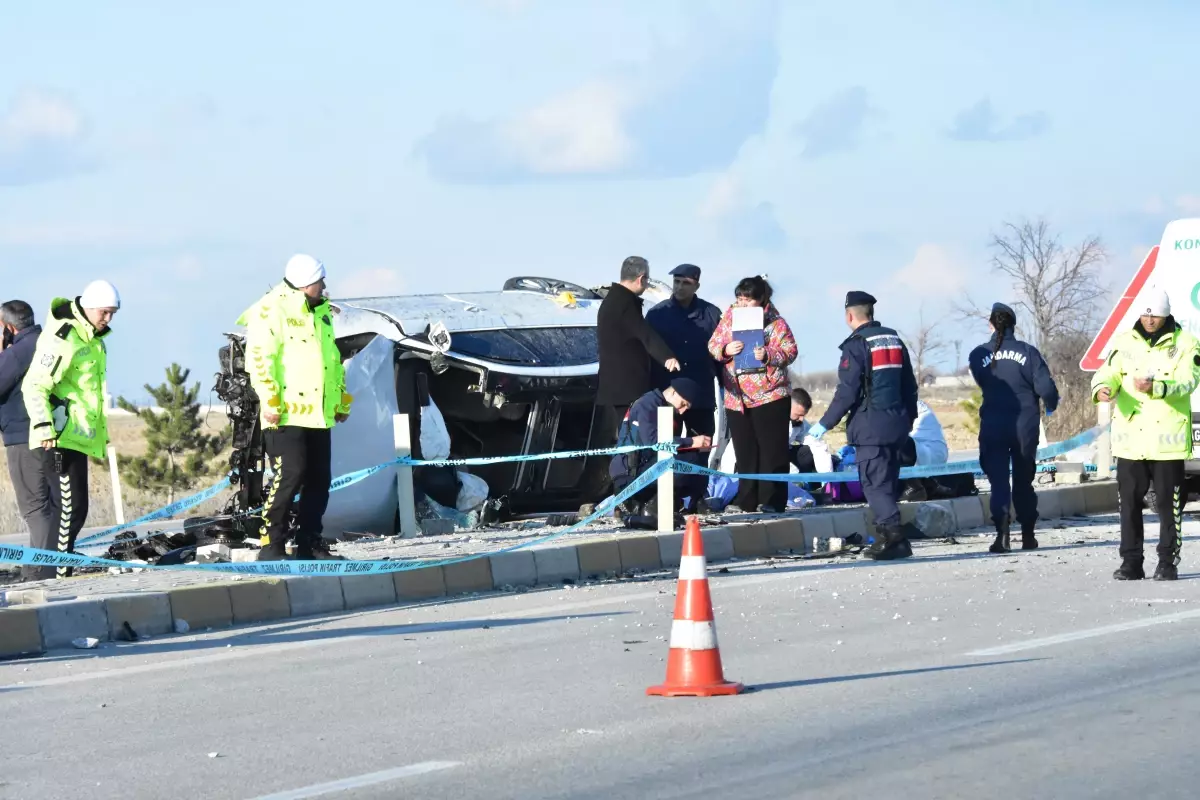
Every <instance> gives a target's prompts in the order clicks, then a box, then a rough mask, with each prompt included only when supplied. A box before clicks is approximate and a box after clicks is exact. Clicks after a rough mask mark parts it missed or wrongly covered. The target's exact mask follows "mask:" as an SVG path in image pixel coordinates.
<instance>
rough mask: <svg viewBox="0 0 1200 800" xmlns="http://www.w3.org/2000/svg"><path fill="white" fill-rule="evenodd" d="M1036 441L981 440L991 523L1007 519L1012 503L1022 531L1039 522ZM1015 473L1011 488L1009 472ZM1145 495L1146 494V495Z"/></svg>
mask: <svg viewBox="0 0 1200 800" xmlns="http://www.w3.org/2000/svg"><path fill="white" fill-rule="evenodd" d="M1036 454H1037V440H1036V439H1034V440H1033V441H1032V442H1022V441H1021V440H1020V438H1019V437H1017V436H1011V437H1009V436H997V437H986V438H985V437H980V439H979V466H980V467H982V468H983V472H984V474H985V475H987V479H988V483H990V484H991V485H992V500H991V511H992V521H993V522H995V521H997V520H1002V519H1008V507H1009V504H1010V503H1011V504H1012V506H1013V508H1014V510H1015V511H1016V512H1017V521H1018V522H1019V523H1021V527H1022V528H1026V527H1030V528H1031V527H1033V525H1034V523H1036V522H1037V520H1038V500H1037V492H1035V491H1034V490H1033V479H1034V477H1035V476H1036V475H1037V462H1036V460H1035V459H1036ZM1010 467H1011V469H1012V488H1011V489H1010V488H1009V482H1008V481H1009V469H1010ZM1143 494H1145V492H1143Z"/></svg>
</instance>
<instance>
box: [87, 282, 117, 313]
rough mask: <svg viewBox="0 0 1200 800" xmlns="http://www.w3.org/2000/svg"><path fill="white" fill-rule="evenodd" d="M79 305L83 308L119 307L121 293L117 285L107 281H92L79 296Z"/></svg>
mask: <svg viewBox="0 0 1200 800" xmlns="http://www.w3.org/2000/svg"><path fill="white" fill-rule="evenodd" d="M79 305H81V306H83V307H84V308H120V307H121V295H119V294H118V293H117V287H115V286H113V285H112V284H111V283H109V282H108V281H92V282H91V283H89V284H88V285H87V288H86V289H84V290H83V294H82V295H80V297H79Z"/></svg>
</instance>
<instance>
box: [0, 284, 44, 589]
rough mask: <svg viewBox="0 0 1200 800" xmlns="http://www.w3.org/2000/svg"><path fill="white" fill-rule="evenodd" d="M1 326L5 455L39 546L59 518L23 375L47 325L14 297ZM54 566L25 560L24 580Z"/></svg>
mask: <svg viewBox="0 0 1200 800" xmlns="http://www.w3.org/2000/svg"><path fill="white" fill-rule="evenodd" d="M0 329H2V330H3V348H2V349H0V437H3V440H4V458H5V460H6V461H7V462H8V474H9V477H10V478H12V485H13V492H14V493H15V494H16V496H17V509H18V510H19V511H20V512H21V517H22V518H23V519H24V520H25V525H26V526H27V527H28V528H29V541H30V543H31V544H32V545H33V546H34V547H42V548H46V547H51V545H49V544H48V543H50V542H52V541H53V538H54V526H55V521H56V520H55V519H54V516H53V514H52V513H51V512H52V507H51V502H50V490H49V488H48V487H47V482H46V477H47V476H46V474H45V459H44V458H43V457H42V453H41V452H40V451H37V450H31V449H29V414H28V412H26V410H25V396H24V395H23V394H22V393H21V381H22V380H24V378H25V373H26V372H28V371H29V365H30V364H31V363H32V362H33V352H34V349H35V347H36V346H37V340H38V336H39V335H40V334H41V332H42V326H40V325H37V324H35V323H34V317H33V309H32V308H31V307H30V305H29V304H28V303H26V302H24V301H23V300H9V301H8V302H7V303H5V304H4V305H0ZM53 577H54V567H35V566H28V565H26V566H22V567H21V580H26V581H36V580H42V579H43V578H53Z"/></svg>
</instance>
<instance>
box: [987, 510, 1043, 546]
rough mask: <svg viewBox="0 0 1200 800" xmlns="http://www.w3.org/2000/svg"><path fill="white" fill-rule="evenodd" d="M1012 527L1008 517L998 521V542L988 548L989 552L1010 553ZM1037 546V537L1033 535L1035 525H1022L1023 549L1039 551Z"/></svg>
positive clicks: (1024, 523)
mask: <svg viewBox="0 0 1200 800" xmlns="http://www.w3.org/2000/svg"><path fill="white" fill-rule="evenodd" d="M1010 526H1011V523H1010V522H1009V519H1008V517H1005V518H1004V519H1002V520H997V521H996V541H994V542H992V546H991V547H989V548H988V551H989V552H992V553H1008V552H1010V551H1011V550H1012V541H1011V537H1012V534H1011V533H1010ZM1037 546H1038V540H1037V537H1036V536H1034V535H1033V523H1027V522H1023V523H1021V549H1022V550H1037Z"/></svg>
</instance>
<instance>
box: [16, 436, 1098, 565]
mask: <svg viewBox="0 0 1200 800" xmlns="http://www.w3.org/2000/svg"><path fill="white" fill-rule="evenodd" d="M1102 430H1103V428H1102V427H1100V426H1097V427H1095V428H1091V429H1089V430H1087V431H1084V432H1082V433H1080V434H1077V435H1075V436H1073V437H1071V438H1070V439H1067V440H1065V441H1063V442H1059V443H1058V444H1054V445H1049V446H1047V447H1043V448H1041V449H1039V450H1038V451H1037V456H1036V459H1037V460H1038V461H1044V460H1047V459H1052V458H1056V457H1058V456H1060V455H1063V454H1065V453H1068V452H1070V451H1071V450H1074V449H1076V448H1079V447H1082V446H1084V445H1086V444H1089V443H1091V442H1092V441H1094V440H1095V439H1096V437H1097V436H1099V435H1100V433H1101V431H1102ZM676 449H677V448H676V446H675V445H673V444H656V445H626V446H621V447H609V448H602V449H597V450H574V451H566V452H560V453H541V454H536V455H519V456H488V457H481V458H463V459H445V460H441V461H436V460H419V459H412V458H397V459H394V460H392V461H389V462H386V463H383V464H378V465H376V466H373V467H367V468H365V469H361V470H357V471H355V472H351V473H348V474H346V475H341V476H338V477H337V478H334V479H333V481H331V482H330V491H331V492H332V491H338V490H339V489H345V488H347V487H349V486H352V485H354V484H356V483H358V482H360V481H362V480H365V479H366V478H369V477H371V476H372V475H375V474H377V473H379V472H381V471H383V470H385V469H388V468H389V467H392V466H398V465H407V466H473V465H483V464H495V463H502V462H512V461H544V460H551V459H563V458H586V457H594V456H602V455H620V454H623V453H631V452H635V451H638V450H657V451H665V452H674V451H675V450H676ZM668 467H670V468H671V469H673V470H675V471H677V472H684V473H692V474H703V475H716V476H725V477H732V478H744V479H748V480H767V481H779V482H786V483H839V482H841V483H844V482H851V481H856V480H858V479H859V478H858V471H857V470H847V471H843V472H823V473H822V472H817V473H813V472H809V473H792V474H773V473H771V474H764V473H749V474H744V473H728V472H721V471H719V470H713V469H709V468H707V467H701V466H698V465H695V464H690V463H687V462H682V461H676V459H675V458H673V457H672V458H668V459H664V460H662V461H659V462H657V463H655V464H654V466H653V467H652V468H651V469H650V470H648V471H647V472H645V473H643V475H642V476H639V478H638V479H637V480H636V481H635V482H634V483H632V484H630V486H629V487H627V488H626V489H625V491H623V492H621V493H620V494H619V495H617V496H616V498H610V501H611V503H610V504H609V506H608V510H609V511H611V508H613V507H615V506H616V504H617V503H620V502H622V501H623V500H624V499H625V498H626V497H628V496H629V495H632V494H633V493H634V492H636V491H638V490H640V489H642V488H645V486H647V485H648V484H649V483H650V481H651V480H653V479H654V478H657V477H658V475H660V474H662V472H663V470H665V469H667V468H668ZM1043 467H1049V468H1051V469H1052V468H1053V466H1052V465H1043ZM1089 468H1090V469H1092V470H1094V469H1095V468H1094V466H1092V465H1089ZM1041 469H1042V467H1039V470H1041ZM964 472H972V473H973V474H975V475H979V474H982V471H981V466H980V464H979V461H978V460H975V461H957V462H952V463H947V464H931V465H927V466H921V467H906V468H904V469H902V470H901V471H900V477H901V478H915V477H931V476H935V475H950V474H960V473H964ZM647 476H653V477H647ZM643 479H645V480H643ZM229 485H230V482H229V479H228V478H226V479H224V480H222V481H220V482H219V483H217V484H215V485H213V486H211V487H209V488H208V489H205V490H203V491H201V492H197V493H196V494H193V495H190V496H188V497H185V498H182V499H181V500H177V501H176V502H174V503H172V504H170V505H168V506H165V507H164V508H161V509H158V510H157V511H152V512H150V513H149V514H146V515H144V516H142V517H139V518H138V519H136V520H134V521H132V522H128V523H125V524H123V525H118V526H115V527H112V528H108V529H106V530H103V531H99V532H97V533H94V534H91V535H89V536H87V537H84V538H83V539H80V540H79V541H78V542H77V543H76V546H77V547H81V546H83V547H98V546H102V545H106V544H111V543H112V541H115V539H110V538H107V537H113V536H114V535H115V534H117V533H120V532H122V531H125V530H128V529H130V528H132V527H134V526H136V525H141V524H146V523H149V522H156V521H159V520H164V519H169V518H171V517H173V516H175V515H176V514H178V513H179V512H181V511H184V510H187V509H189V508H192V507H194V506H197V505H199V504H200V503H203V502H204V501H206V500H208V499H211V498H212V497H215V496H216V495H217V494H219V493H220V492H221V491H223V490H224V489H226V488H228V487H229ZM603 508H604V506H603V505H602V507H601V508H600V509H597V511H596V512H595V513H594V514H592V515H590V516H589V517H588V518H587V519H585V520H582V521H580V522H579V523H576V525H575V526H572V527H571V528H568V529H567V530H564V531H562V532H560V533H557V534H552V535H551V536H550V537H549V538H556V537H557V536H562V535H565V534H567V533H570V532H572V531H573V530H575V529H577V528H578V527H581V526H582V525H585V524H587V523H588V522H590V521H591V520H593V519H595V518H597V517H599V516H603V514H604V513H607V512H606V511H603V510H602V509H603ZM257 510H261V509H256V511H257ZM247 513H254V512H247ZM549 538H548V539H547V540H549ZM101 539H103V541H100V540H101ZM540 541H542V540H535V541H534V542H532V543H531V544H537V543H539V542H540ZM19 549H20V550H22V551H29V552H31V553H38V554H41V557H42V558H43V559H44V558H54V559H66V560H67V561H58V562H55V564H53V566H84V565H89V564H90V565H94V566H126V567H127V566H128V563H127V562H124V561H115V560H110V559H101V558H95V557H92V556H86V555H77V554H61V553H56V552H53V551H48V550H35V549H34V548H19ZM514 549H515V548H514ZM9 550H12V547H10V548H9ZM499 552H504V551H499ZM71 559H90V561H89V562H87V564H79V563H75V562H73V561H70V560H71ZM458 560H465V559H458ZM4 561H9V562H10V563H11V562H12V559H6V558H2V557H0V562H4ZM68 562H70V563H68ZM16 563H44V564H46V565H48V566H49V565H51V564H49V563H48V562H46V561H44V560H43V561H39V562H26V561H18V562H16ZM263 563H264V565H266V566H265V567H264V568H266V567H271V568H274V569H278V564H276V563H275V562H263ZM287 563H289V564H299V563H304V562H287ZM312 563H314V564H331V563H332V564H347V563H351V562H340V561H339V562H325V561H318V562H312ZM362 563H375V562H362ZM388 563H400V562H388ZM416 563H417V564H418V566H423V565H426V564H428V563H431V562H425V561H420V562H416ZM438 563H441V562H438ZM446 563H455V560H454V559H452V560H450V561H448V562H446ZM181 567H182V568H202V569H221V568H224V567H237V569H236V570H227V571H242V572H256V571H257V569H256V564H253V565H247V564H237V565H223V564H189V565H180V567H172V568H181ZM247 567H251V568H250V569H247ZM143 568H151V567H149V566H147V567H143ZM153 568H156V569H157V568H158V567H157V565H155V566H154V567H153ZM409 568H410V569H415V568H416V567H409ZM382 571H387V572H394V571H397V570H396V569H395V568H392V569H388V570H382ZM316 572H319V570H318V571H316ZM272 574H299V573H289V572H287V571H284V572H283V573H279V572H278V571H276V572H275V573H272ZM322 574H342V573H322Z"/></svg>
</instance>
